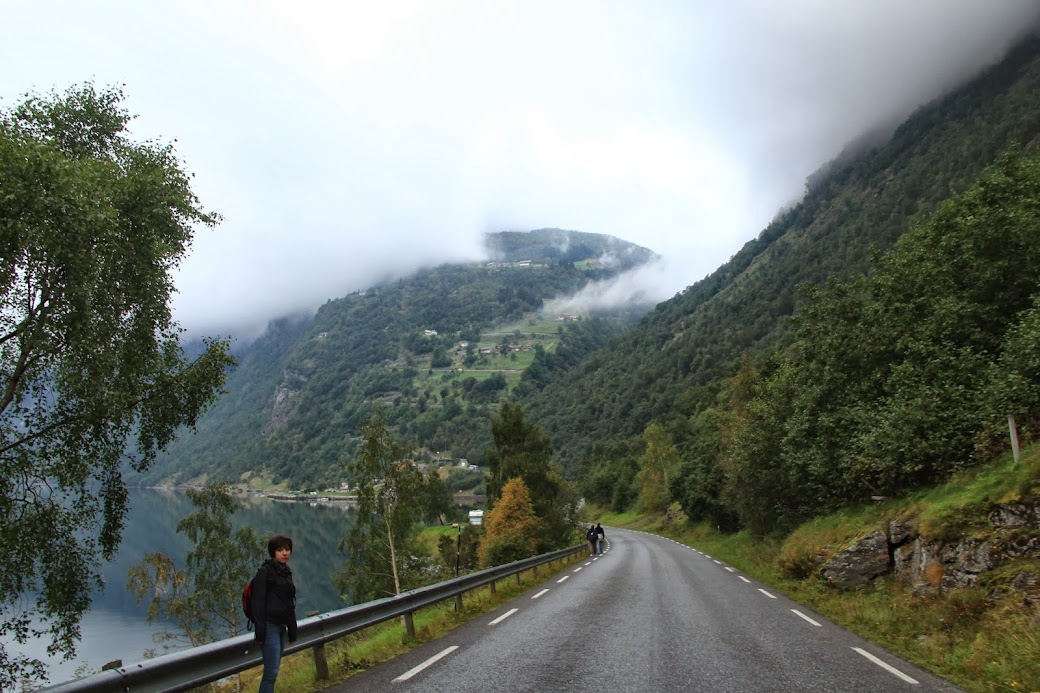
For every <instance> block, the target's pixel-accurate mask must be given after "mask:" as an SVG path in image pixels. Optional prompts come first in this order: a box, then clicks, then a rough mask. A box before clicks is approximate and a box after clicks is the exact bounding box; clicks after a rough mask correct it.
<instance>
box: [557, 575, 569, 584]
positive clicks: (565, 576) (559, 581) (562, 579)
mask: <svg viewBox="0 0 1040 693" xmlns="http://www.w3.org/2000/svg"><path fill="white" fill-rule="evenodd" d="M569 577H570V575H564V576H563V577H562V578H560V579H559V580H557V581H556V584H557V585H558V584H560V583H561V582H563V581H564V580H566V579H567V578H569Z"/></svg>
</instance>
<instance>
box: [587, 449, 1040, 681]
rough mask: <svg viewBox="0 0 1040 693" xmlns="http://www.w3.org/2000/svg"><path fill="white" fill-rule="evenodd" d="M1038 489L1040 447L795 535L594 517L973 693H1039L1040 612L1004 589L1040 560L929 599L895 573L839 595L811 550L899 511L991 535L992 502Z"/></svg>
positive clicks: (835, 543)
mask: <svg viewBox="0 0 1040 693" xmlns="http://www.w3.org/2000/svg"><path fill="white" fill-rule="evenodd" d="M1030 495H1040V455H1038V454H1037V451H1036V450H1035V449H1034V450H1033V451H1031V454H1030V455H1029V456H1027V457H1026V458H1025V459H1024V460H1023V463H1021V464H1018V465H1015V464H1013V463H1012V462H1011V460H1010V459H1000V460H997V461H996V462H994V463H993V464H991V465H988V466H986V467H982V468H980V469H978V470H975V471H973V472H972V473H971V474H965V475H962V476H960V477H958V478H956V479H953V480H952V481H950V482H949V483H947V484H944V485H943V486H940V487H936V488H934V489H931V490H929V491H927V492H924V493H920V494H917V495H915V496H913V497H911V498H907V499H903V500H899V501H887V502H884V503H881V504H878V505H871V506H867V507H863V508H852V509H847V510H843V511H842V512H838V513H835V514H833V515H829V516H826V517H821V518H817V519H815V520H813V521H811V522H809V523H806V524H805V525H803V526H801V527H799V528H798V529H797V530H795V531H794V532H793V533H791V534H790V535H788V536H785V537H771V538H760V537H754V536H751V535H750V534H748V533H747V532H741V533H737V534H720V533H719V532H716V531H715V530H714V529H713V528H711V527H709V526H706V525H703V524H696V523H691V522H688V521H687V520H685V518H683V517H682V515H681V513H679V518H678V519H674V518H675V517H676V513H675V512H674V509H673V512H672V513H671V517H672V518H673V519H669V518H668V517H661V516H649V515H640V514H637V513H623V514H617V513H609V512H602V513H598V514H597V513H595V509H594V508H590V509H589V510H588V511H587V516H588V517H595V519H596V520H598V521H600V522H602V523H603V524H606V525H611V526H615V527H627V528H632V529H639V530H643V531H646V532H651V533H654V534H659V535H662V536H666V537H670V538H672V539H676V540H678V541H682V542H684V543H686V544H689V545H691V546H695V547H696V548H698V549H700V550H702V551H705V552H706V553H709V554H711V555H712V556H714V557H716V558H718V559H719V560H722V561H725V562H726V563H728V564H730V565H732V566H733V567H735V568H737V569H739V570H741V571H743V572H745V573H747V574H748V575H750V576H753V577H755V578H756V579H758V580H759V581H761V582H763V583H765V584H767V585H769V586H770V587H772V588H773V589H776V590H779V591H781V592H783V593H784V594H786V595H787V596H789V597H790V598H791V599H794V600H796V601H798V602H801V603H803V604H806V605H807V606H810V607H812V608H813V609H814V610H816V611H817V612H819V613H821V614H823V615H825V616H826V617H828V618H830V619H831V620H833V621H834V622H836V623H839V624H841V625H842V626H844V627H846V628H848V629H849V630H851V631H853V632H855V633H857V634H858V635H860V636H862V637H864V638H866V639H868V640H871V641H872V642H875V643H877V644H878V645H881V646H882V647H884V648H886V649H888V650H890V651H892V652H895V653H897V654H899V655H900V656H902V657H904V658H905V659H907V660H909V661H912V662H915V663H916V664H918V665H920V666H922V667H924V668H926V669H928V670H930V671H932V672H934V673H936V674H938V675H939V676H942V677H944V678H946V679H948V680H949V681H951V682H953V683H955V684H956V685H958V686H961V687H963V688H964V689H966V690H968V691H972V692H976V691H977V692H980V693H982V692H986V693H989V692H998V691H999V692H1005V691H1017V692H1022V691H1025V692H1029V693H1040V610H1038V609H1037V608H1036V607H1029V606H1027V605H1025V604H1024V603H1023V598H1022V594H1021V593H1020V592H1015V591H1012V590H1006V589H1003V588H1006V586H1007V584H1008V583H1009V582H1010V581H1011V580H1012V579H1013V578H1014V577H1015V576H1017V575H1020V574H1022V573H1023V572H1024V573H1026V574H1029V573H1031V574H1032V576H1033V578H1032V579H1034V580H1040V561H1038V560H1035V559H1018V560H1015V561H1012V562H1010V563H1008V564H1006V565H1004V566H1002V567H1001V568H999V569H998V570H995V571H991V572H992V574H987V576H986V577H985V578H984V579H983V580H981V581H980V582H981V586H980V587H979V588H973V589H964V590H959V591H956V592H951V593H949V594H947V595H942V596H940V595H934V596H928V597H922V596H915V595H913V594H912V593H911V591H910V589H909V587H908V586H906V585H904V584H902V583H900V582H898V581H896V580H895V579H893V578H881V579H878V580H875V581H874V583H873V584H872V585H870V586H869V587H867V588H864V589H859V590H848V591H841V590H836V589H833V588H831V587H828V586H827V585H826V584H825V583H824V582H823V581H822V580H821V579H820V578H819V577H818V576H817V575H816V571H815V570H807V569H806V566H808V565H810V563H809V560H810V559H811V558H812V557H814V556H821V555H823V556H826V555H833V554H834V553H836V552H837V551H840V550H841V549H842V548H844V546H845V545H847V543H848V542H849V541H850V540H851V539H854V538H856V537H859V536H864V535H865V534H867V533H868V532H870V531H873V530H876V529H878V528H879V527H883V526H884V525H885V523H886V522H888V521H890V520H893V519H897V518H903V517H913V518H916V523H917V527H918V531H919V532H921V533H922V534H923V535H926V536H929V537H946V538H952V537H959V536H963V535H971V536H976V537H981V536H984V534H983V533H984V532H985V531H986V529H985V528H986V525H987V523H986V515H987V512H988V509H989V508H990V507H991V506H992V505H993V504H995V503H1007V502H1011V501H1015V500H1018V499H1020V498H1026V497H1029V496H1030ZM1032 534H1033V535H1034V536H1036V537H1040V532H1033V533H1032ZM798 575H805V576H806V577H803V578H800V579H799V578H798V577H796V576H798ZM1002 593H1003V596H1000V595H1001V594H1002Z"/></svg>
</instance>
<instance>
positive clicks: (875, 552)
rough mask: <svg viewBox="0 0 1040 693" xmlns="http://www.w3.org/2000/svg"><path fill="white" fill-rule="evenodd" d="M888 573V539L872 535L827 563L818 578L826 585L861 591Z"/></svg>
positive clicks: (889, 568)
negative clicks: (861, 588)
mask: <svg viewBox="0 0 1040 693" xmlns="http://www.w3.org/2000/svg"><path fill="white" fill-rule="evenodd" d="M889 570H891V560H890V557H889V552H888V536H887V535H886V534H885V533H884V532H881V531H877V532H873V533H871V534H868V535H867V536H865V537H863V538H862V539H860V540H859V541H857V542H855V543H854V544H852V546H850V547H848V548H847V549H845V550H844V551H842V552H840V553H839V554H838V555H837V556H835V557H834V558H832V559H831V560H829V561H827V563H825V564H824V566H823V567H822V568H821V569H820V574H821V575H822V576H823V579H824V580H826V581H827V584H830V585H836V586H840V587H845V588H849V587H862V586H863V585H866V584H867V583H869V582H870V581H871V580H873V579H874V578H876V577H878V576H880V575H884V574H885V573H887V572H889Z"/></svg>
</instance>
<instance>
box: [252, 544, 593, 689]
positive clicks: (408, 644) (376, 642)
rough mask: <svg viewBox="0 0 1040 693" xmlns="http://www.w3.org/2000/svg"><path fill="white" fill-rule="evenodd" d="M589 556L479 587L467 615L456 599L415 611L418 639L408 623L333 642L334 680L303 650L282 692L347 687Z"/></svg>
mask: <svg viewBox="0 0 1040 693" xmlns="http://www.w3.org/2000/svg"><path fill="white" fill-rule="evenodd" d="M584 557H585V556H584V554H581V553H579V554H576V555H575V556H572V557H571V558H570V559H565V560H564V561H559V562H555V563H553V565H552V567H551V568H550V567H549V566H545V565H543V566H539V568H538V572H537V575H536V574H535V573H534V572H532V571H525V572H524V573H522V574H521V575H520V581H519V584H517V580H516V578H514V577H508V578H503V579H501V580H499V581H498V582H497V584H496V590H495V592H496V593H495V595H492V594H491V590H490V588H487V587H485V588H480V589H477V590H474V591H472V592H468V593H466V594H465V595H464V596H463V604H462V611H460V612H456V611H455V602H454V600H449V601H446V602H441V603H440V604H436V605H434V606H431V607H429V608H426V609H422V610H420V611H417V612H415V614H414V617H413V619H414V624H415V635H416V637H415V639H414V640H408V639H407V637H406V636H405V630H404V625H403V624H402V623H401V621H400V620H396V619H395V620H393V621H388V622H386V623H382V624H379V625H378V626H373V627H372V628H366V629H365V630H363V631H359V632H357V633H353V634H351V635H348V636H347V637H345V638H341V639H340V640H336V641H334V642H331V643H328V644H327V645H326V646H325V655H326V658H327V660H328V664H329V679H328V680H327V681H316V680H315V676H316V674H315V669H314V657H313V655H312V654H311V652H310V651H309V650H308V651H306V652H298V653H296V654H293V655H289V656H287V657H285V658H283V659H282V665H281V669H280V670H279V673H278V690H279V691H286V692H288V693H298V692H302V691H318V690H321V689H323V688H325V687H328V686H332V685H334V684H337V683H342V682H343V681H345V680H347V679H348V678H349V677H350V676H351V675H352V674H356V673H358V672H361V671H364V670H365V669H368V668H370V667H372V666H374V665H376V664H379V663H380V662H385V661H387V660H389V659H393V658H394V657H396V656H397V655H399V654H402V653H404V652H407V651H408V650H410V649H412V648H413V647H416V646H417V645H421V644H423V643H425V642H428V641H430V640H436V639H437V638H440V637H442V636H444V635H446V634H447V633H450V632H451V631H452V630H454V629H455V628H457V627H458V626H460V625H462V624H464V623H467V622H469V621H471V620H472V619H474V618H477V617H479V616H481V615H482V614H485V613H487V612H489V611H492V610H493V609H496V608H497V607H499V606H501V605H502V604H505V603H506V602H508V601H510V600H511V599H515V598H516V597H517V596H519V595H521V594H523V593H524V592H526V591H528V590H530V589H531V588H533V587H536V586H538V585H540V584H542V583H543V582H545V580H546V579H548V578H549V577H551V576H553V575H556V574H557V573H560V572H562V571H564V570H566V569H567V568H568V567H569V566H571V565H572V564H573V563H574V562H576V561H577V560H578V559H582V558H584ZM261 674H262V668H261V667H257V668H254V669H250V670H248V671H244V672H242V674H240V675H239V677H238V682H237V683H238V689H240V690H254V689H256V687H257V686H258V685H259V683H260V676H261Z"/></svg>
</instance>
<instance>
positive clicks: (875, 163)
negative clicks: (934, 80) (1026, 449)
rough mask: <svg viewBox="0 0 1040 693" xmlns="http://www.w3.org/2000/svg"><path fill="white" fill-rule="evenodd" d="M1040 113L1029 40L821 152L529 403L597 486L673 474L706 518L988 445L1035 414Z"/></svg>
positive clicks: (823, 496)
mask: <svg viewBox="0 0 1040 693" xmlns="http://www.w3.org/2000/svg"><path fill="white" fill-rule="evenodd" d="M1038 134H1040V41H1037V40H1036V39H1030V40H1028V41H1027V42H1025V43H1023V44H1022V45H1020V46H1018V47H1017V48H1016V49H1014V50H1013V51H1012V52H1011V53H1010V54H1009V55H1008V56H1007V58H1006V59H1005V60H1004V61H1003V62H1001V63H1000V64H999V65H997V66H995V67H993V68H992V69H990V70H988V71H987V72H985V73H984V74H982V75H980V76H979V77H978V78H977V79H975V80H973V81H972V82H970V83H969V84H967V85H965V86H964V87H963V88H961V89H959V90H958V91H956V92H954V93H951V94H949V95H948V96H946V97H944V98H941V99H939V100H937V101H935V102H934V103H931V104H929V105H927V106H925V107H924V108H922V109H920V111H919V112H917V113H916V114H914V115H913V116H912V117H911V118H909V119H908V120H907V121H906V122H905V123H903V124H902V125H901V126H900V127H899V128H898V129H897V130H896V131H895V133H894V134H893V136H892V137H891V139H890V140H889V141H887V143H885V144H884V145H882V146H879V147H876V148H873V149H869V150H867V151H862V152H847V153H845V154H843V155H842V156H841V157H839V158H838V159H837V160H835V161H834V162H831V163H830V164H828V165H827V166H825V167H823V168H822V169H821V171H820V172H819V173H818V174H817V175H815V176H813V177H812V178H811V179H810V183H809V186H808V190H807V192H806V196H805V198H804V200H803V201H802V202H801V203H800V204H798V205H797V206H796V207H794V208H792V209H790V210H788V211H786V212H784V213H782V214H781V215H779V216H778V217H777V218H776V219H775V220H774V221H773V222H772V223H771V224H770V225H769V226H768V227H767V228H765V229H764V230H763V231H762V232H761V234H760V235H759V236H758V238H756V239H754V240H752V241H750V242H748V243H747V244H746V245H745V246H744V247H743V248H742V249H741V250H740V252H738V253H737V254H736V255H735V256H734V257H733V258H732V259H731V261H730V262H728V263H727V264H725V265H723V266H722V267H720V268H719V269H718V270H717V271H716V272H714V273H713V274H711V275H710V276H709V277H707V278H706V279H704V280H703V281H700V282H698V283H696V284H694V285H692V286H691V287H689V288H688V289H686V290H685V291H683V292H682V293H681V294H680V295H678V296H676V297H675V298H673V299H671V300H669V301H666V302H664V303H661V304H660V305H658V306H657V307H656V309H655V310H654V311H653V312H652V313H650V314H648V315H647V316H646V317H645V318H644V319H643V320H642V321H641V322H640V324H639V325H638V326H636V327H635V328H633V329H632V330H630V331H629V332H628V333H626V334H625V335H624V336H622V337H620V338H619V339H618V340H616V341H615V342H614V343H613V344H611V345H610V346H609V347H607V348H605V349H603V350H602V351H600V352H598V353H596V354H594V355H592V356H591V357H590V358H589V359H587V360H586V361H585V362H583V363H582V364H580V365H579V366H578V367H576V368H574V369H571V370H570V371H567V372H562V373H559V374H558V375H557V377H556V378H555V379H553V380H552V381H551V382H549V383H547V384H546V385H545V386H544V387H542V388H541V389H540V390H539V391H538V392H537V393H529V394H528V395H527V396H525V397H524V400H523V403H524V405H525V406H526V407H527V409H528V412H529V414H530V416H531V418H532V419H533V420H534V421H536V422H538V423H539V424H540V425H542V426H543V427H544V428H545V430H546V431H547V432H548V433H549V434H550V436H551V438H552V440H553V442H554V445H555V447H556V450H557V459H558V461H560V462H561V463H562V464H563V466H564V467H565V469H566V470H567V471H568V472H569V474H570V475H572V476H574V477H576V478H578V479H579V480H580V483H581V484H582V485H583V487H584V491H585V494H586V497H588V498H591V499H593V500H595V501H598V502H600V503H604V504H608V505H613V507H615V508H618V509H621V508H624V507H626V506H627V505H629V504H630V503H631V502H632V501H633V500H634V499H635V498H636V497H637V495H638V494H639V492H640V490H641V488H643V487H645V486H646V484H647V483H648V482H649V481H650V480H651V479H657V483H659V484H664V485H666V486H667V488H668V493H667V494H666V496H665V497H664V498H663V499H662V502H667V501H668V500H671V499H675V500H678V501H680V502H681V503H682V505H683V507H684V509H685V510H686V512H687V513H688V514H689V515H690V516H691V517H693V518H695V519H707V520H710V521H712V523H713V524H718V525H723V526H733V527H736V526H751V527H753V528H754V529H756V530H760V531H769V530H772V529H778V528H779V529H782V528H783V527H790V526H792V525H793V524H795V523H796V522H797V521H798V520H799V519H800V518H804V517H806V516H809V515H812V514H813V513H815V512H820V511H825V510H826V509H827V508H833V507H836V506H838V505H840V504H841V503H844V502H853V503H855V502H860V501H864V500H867V499H869V498H870V497H871V496H874V495H884V494H889V493H899V492H902V491H905V490H907V489H909V488H914V487H915V486H916V485H918V484H923V483H928V482H930V481H934V480H936V479H940V478H944V477H945V476H946V475H947V474H949V473H950V472H951V471H952V470H954V469H957V468H959V467H963V466H967V465H970V464H973V463H974V461H975V460H977V459H980V457H984V456H985V454H986V450H987V449H988V448H987V446H991V445H992V444H994V442H995V440H996V439H995V438H994V436H996V435H998V429H999V428H1000V427H1001V426H1003V431H1004V434H1003V435H1004V436H1006V430H1007V419H1006V415H1007V414H1010V413H1017V414H1018V416H1019V419H1020V424H1023V425H1024V428H1025V429H1026V431H1028V429H1029V428H1030V427H1031V426H1032V424H1033V414H1035V411H1034V410H1033V409H1031V408H1030V407H1031V406H1032V404H1031V402H1030V401H1029V397H1028V396H1027V395H1026V394H1024V393H1028V392H1029V386H1030V385H1027V384H1031V385H1032V386H1036V385H1037V383H1036V373H1037V372H1038V371H1040V368H1038V362H1037V360H1036V359H1035V358H1034V359H1033V360H1032V361H1030V360H1029V355H1030V354H1035V351H1031V350H1030V349H1031V347H1029V346H1028V338H1029V337H1030V336H1031V337H1033V339H1034V342H1033V343H1034V344H1035V343H1036V339H1035V337H1036V335H1035V332H1031V330H1033V328H1032V327H1031V325H1032V324H1033V323H1032V322H1030V321H1031V320H1033V319H1034V318H1032V314H1033V311H1034V310H1035V309H1034V308H1033V307H1032V306H1033V300H1034V292H1035V291H1036V288H1037V284H1038V281H1040V256H1038V254H1037V253H1038V250H1037V246H1038V244H1040V226H1038V218H1040V212H1038V209H1037V204H1038V200H1040V188H1038V185H1040V180H1038V178H1037V165H1036V163H1035V161H1034V160H1033V159H1032V158H1030V157H1032V156H1033V150H1034V146H1035V142H1036V139H1037V136H1038ZM1008 153H1011V154H1008ZM1002 156H1003V157H1004V159H1003V160H1001V157H1002ZM998 160H1000V163H998ZM986 171H990V173H988V174H986V173H984V172H986ZM980 177H982V178H983V179H984V182H982V183H978V184H977V182H978V181H979V180H980ZM973 186H974V187H973ZM948 200H949V202H946V201H948ZM944 202H946V204H945V206H942V207H941V205H943V203H944ZM937 210H939V211H938V213H937ZM933 215H934V216H933ZM908 229H914V231H912V232H910V233H909V234H907V231H908ZM904 234H907V236H906V237H905V238H906V240H904V241H903V242H901V243H899V245H898V250H897V251H896V252H895V253H893V254H891V255H887V256H886V255H885V253H888V252H890V251H892V249H893V248H894V246H895V245H896V242H897V240H899V239H900V238H901V237H904ZM807 287H826V288H822V289H820V290H818V291H813V290H810V289H807ZM792 318H794V319H792ZM1012 354H1015V355H1016V356H1012ZM1009 388H1010V389H1009ZM1034 389H1037V388H1036V387H1034ZM1014 393H1018V394H1017V395H1016V394H1014ZM1016 397H1018V399H1017V400H1016V399H1015V398H1016ZM646 441H652V442H653V445H651V446H647V445H645V442H646ZM641 469H642V476H638V477H637V474H638V473H639V472H640V470H641ZM644 490H645V488H644Z"/></svg>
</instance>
